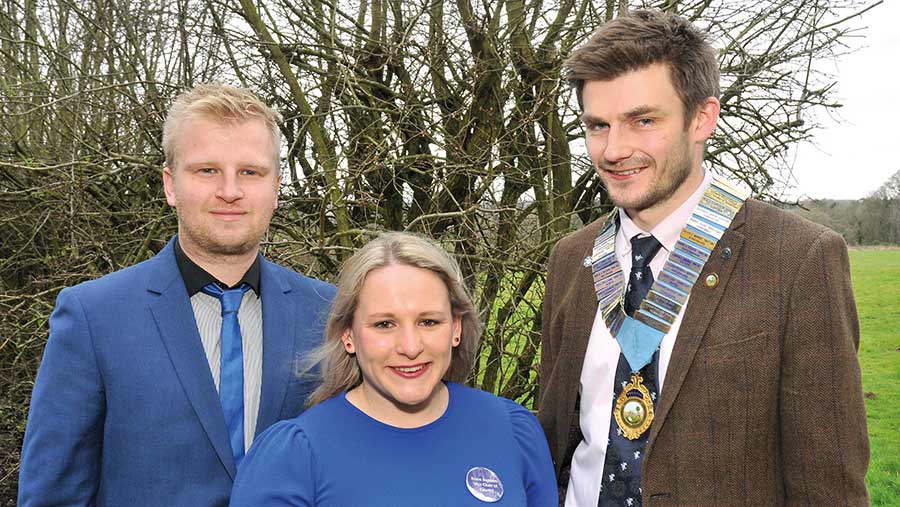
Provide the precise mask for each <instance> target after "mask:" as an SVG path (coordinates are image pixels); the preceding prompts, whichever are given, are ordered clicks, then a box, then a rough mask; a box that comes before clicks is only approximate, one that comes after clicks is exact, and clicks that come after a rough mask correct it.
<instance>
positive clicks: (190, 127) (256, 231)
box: [163, 117, 279, 258]
mask: <svg viewBox="0 0 900 507" xmlns="http://www.w3.org/2000/svg"><path fill="white" fill-rule="evenodd" d="M274 149H275V148H274V145H273V140H272V136H271V133H270V132H269V130H268V129H267V128H266V126H265V124H264V123H263V122H262V121H261V120H256V119H251V120H247V121H244V122H242V123H238V124H228V123H225V124H223V123H219V122H214V121H210V120H208V119H204V118H196V117H195V118H188V119H186V120H185V121H184V122H183V123H182V124H181V125H180V127H179V131H178V138H177V141H176V145H175V153H176V156H175V158H176V160H175V161H173V163H172V166H173V167H166V168H165V169H163V184H164V185H165V191H166V200H167V201H168V203H169V205H170V206H174V207H175V209H176V211H177V214H178V235H179V236H178V237H179V242H180V244H181V247H182V248H183V249H184V251H185V252H186V253H187V254H188V255H189V256H191V257H192V258H197V257H199V258H221V257H230V256H245V255H255V254H256V251H257V250H258V248H259V241H260V238H262V235H263V233H264V232H265V231H266V228H268V226H269V221H270V220H271V218H272V214H273V213H274V212H275V208H276V206H277V204H278V183H279V176H278V166H277V161H276V160H275V158H274V157H273V155H272V154H273V153H274Z"/></svg>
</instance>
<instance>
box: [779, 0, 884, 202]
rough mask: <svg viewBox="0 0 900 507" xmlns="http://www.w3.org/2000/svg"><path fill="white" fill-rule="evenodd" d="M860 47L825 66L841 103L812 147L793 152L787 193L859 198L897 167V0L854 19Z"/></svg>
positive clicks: (854, 44)
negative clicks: (790, 179)
mask: <svg viewBox="0 0 900 507" xmlns="http://www.w3.org/2000/svg"><path fill="white" fill-rule="evenodd" d="M854 23H855V26H861V27H864V30H863V31H862V32H861V33H862V35H864V37H859V38H855V39H853V40H851V41H850V42H849V45H850V46H851V47H852V48H858V49H856V51H854V52H852V53H851V54H848V55H845V56H843V57H841V58H840V59H839V60H838V61H836V62H823V63H822V67H821V68H822V70H824V71H827V72H832V73H833V75H834V76H835V77H836V78H837V82H838V84H837V92H836V95H835V97H836V98H837V99H838V101H839V102H841V103H842V104H844V107H842V108H840V109H839V110H838V111H837V113H836V114H834V115H828V114H827V113H826V114H823V115H821V116H820V118H819V120H820V123H821V124H822V125H823V126H824V127H825V128H824V129H822V130H819V131H818V132H817V133H816V134H815V137H814V140H813V143H814V144H802V145H800V146H799V147H798V148H797V149H796V151H795V153H794V156H795V158H794V173H793V176H794V180H795V181H794V188H792V189H788V190H786V191H785V193H784V198H789V197H791V198H792V197H800V198H806V197H809V198H817V199H822V198H829V199H859V198H862V197H866V196H867V195H868V194H869V193H871V192H872V191H874V190H876V189H877V188H878V187H880V186H881V185H882V184H883V183H884V182H885V181H887V179H888V178H889V177H890V176H891V175H892V174H894V173H895V172H897V171H900V155H898V150H897V148H898V147H900V0H885V1H884V3H882V4H881V5H878V6H876V7H875V8H873V9H872V10H870V11H868V12H866V13H865V14H863V15H862V17H861V18H858V19H857V20H855V21H854Z"/></svg>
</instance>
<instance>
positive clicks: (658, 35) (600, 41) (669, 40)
mask: <svg viewBox="0 0 900 507" xmlns="http://www.w3.org/2000/svg"><path fill="white" fill-rule="evenodd" d="M658 63H662V64H665V65H667V66H668V67H669V73H670V74H669V75H670V78H671V79H672V85H673V86H674V87H675V92H676V93H678V97H679V98H680V99H681V104H682V105H683V106H684V113H685V125H689V124H690V118H691V117H692V116H693V114H694V113H695V112H696V110H697V108H698V107H699V106H700V105H701V104H703V102H704V101H705V100H706V99H707V98H708V97H716V98H718V96H719V65H718V62H717V61H716V51H715V49H713V47H712V46H711V45H710V44H709V42H708V41H707V38H706V35H705V34H704V33H702V32H700V31H699V30H697V29H696V28H694V26H693V25H691V24H690V23H689V22H688V21H686V20H684V19H683V18H681V17H678V16H676V15H674V14H668V13H664V12H659V11H650V10H639V11H634V12H631V13H628V14H626V15H623V16H619V17H618V18H616V19H613V20H612V21H609V22H607V23H605V24H604V25H603V26H601V27H600V28H599V29H598V30H597V31H596V32H594V34H593V35H591V37H590V38H589V39H588V40H587V42H585V43H584V44H583V45H582V46H581V47H579V48H578V49H576V50H575V51H573V52H572V54H571V55H570V56H569V58H568V59H567V60H566V62H565V63H564V64H563V74H564V76H565V78H566V79H567V80H568V81H569V83H570V84H572V86H574V87H575V94H576V96H577V97H578V105H579V106H580V107H581V108H582V109H583V108H584V102H583V100H582V92H583V90H584V83H585V82H586V81H609V80H612V79H615V78H617V77H619V76H621V75H622V74H625V73H627V72H631V71H635V70H640V69H643V68H645V67H647V66H650V65H653V64H658Z"/></svg>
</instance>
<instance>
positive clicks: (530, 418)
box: [503, 399, 559, 507]
mask: <svg viewBox="0 0 900 507" xmlns="http://www.w3.org/2000/svg"><path fill="white" fill-rule="evenodd" d="M503 401H504V402H505V403H506V404H507V407H508V409H509V419H510V422H511V423H512V433H513V439H514V440H515V442H516V444H517V445H518V446H519V450H520V451H521V453H522V466H523V469H524V470H523V474H522V476H523V477H524V480H525V484H524V486H525V494H526V497H527V498H528V507H556V506H557V505H558V503H559V495H558V492H557V489H556V475H555V472H554V470H553V461H552V460H551V459H550V448H549V446H548V445H547V438H546V437H545V436H544V431H543V430H542V429H541V425H540V424H539V423H538V420H537V418H536V417H535V416H534V415H532V414H531V412H529V411H528V409H526V408H525V407H523V406H522V405H519V404H518V403H516V402H514V401H510V400H506V399H504V400H503Z"/></svg>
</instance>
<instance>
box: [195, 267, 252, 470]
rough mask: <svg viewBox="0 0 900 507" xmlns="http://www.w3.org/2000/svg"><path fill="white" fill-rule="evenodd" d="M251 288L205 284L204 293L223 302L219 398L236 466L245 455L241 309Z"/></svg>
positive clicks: (247, 286) (242, 285) (246, 286)
mask: <svg viewBox="0 0 900 507" xmlns="http://www.w3.org/2000/svg"><path fill="white" fill-rule="evenodd" d="M248 289H250V286H249V285H247V284H241V285H240V286H239V287H237V288H234V289H228V290H223V289H222V288H221V287H219V286H218V285H217V284H215V283H211V284H209V285H207V286H206V287H203V289H202V290H203V293H204V294H209V295H210V296H213V297H216V298H218V299H219V302H220V303H221V305H222V361H221V369H220V373H219V401H220V402H221V403H222V413H223V414H224V415H225V426H226V427H227V428H228V439H229V441H230V443H231V453H232V454H233V455H234V464H235V466H237V465H240V463H241V460H242V459H243V458H244V350H243V346H242V343H241V325H240V323H239V322H238V309H240V307H241V300H242V299H243V298H244V293H245V292H247V290H248Z"/></svg>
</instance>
